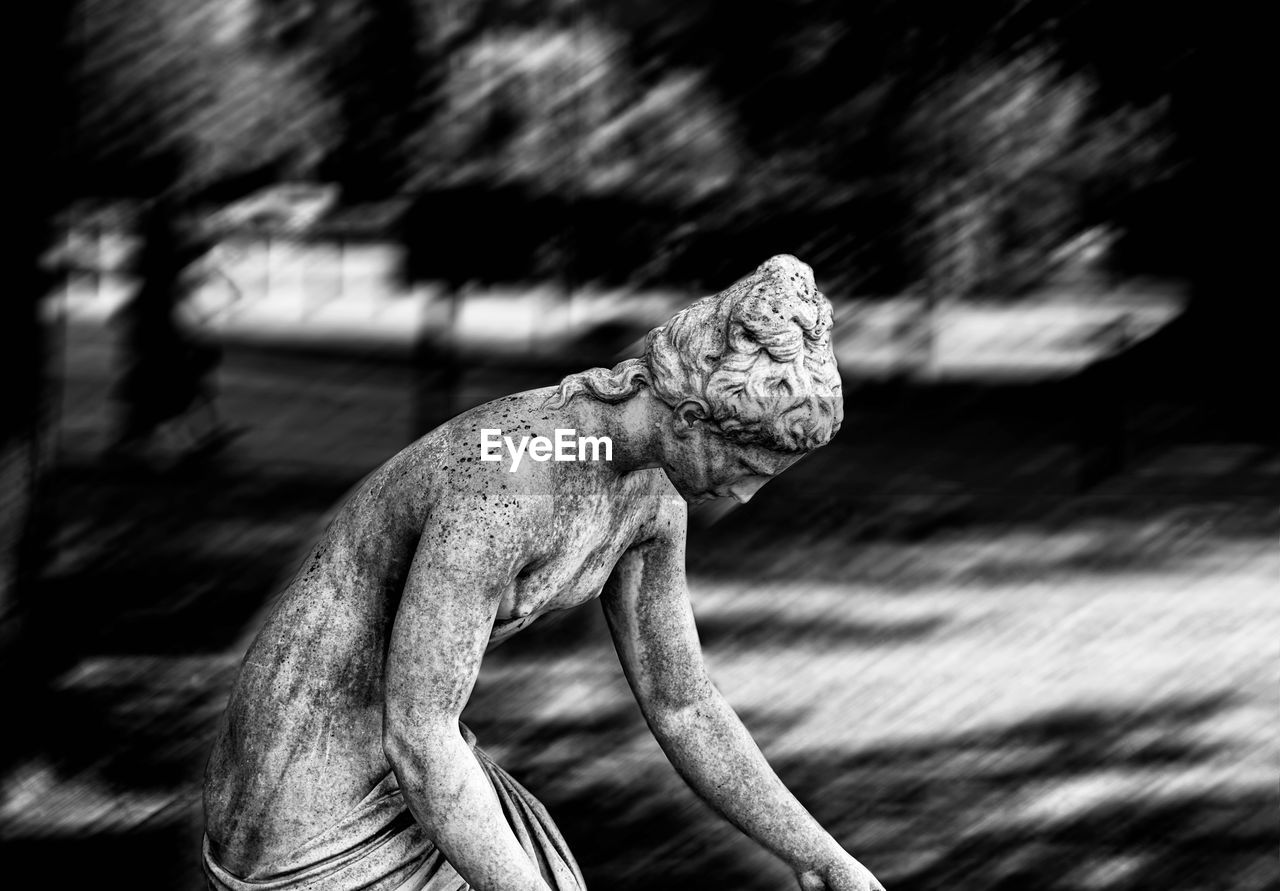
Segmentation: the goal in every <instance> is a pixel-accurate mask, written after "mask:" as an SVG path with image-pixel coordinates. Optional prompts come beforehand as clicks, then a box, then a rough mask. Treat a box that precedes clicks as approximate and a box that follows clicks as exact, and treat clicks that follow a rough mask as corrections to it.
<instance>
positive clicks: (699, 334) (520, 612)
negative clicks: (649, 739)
mask: <svg viewBox="0 0 1280 891" xmlns="http://www.w3.org/2000/svg"><path fill="white" fill-rule="evenodd" d="M830 329H831V309H830V305H829V304H828V303H827V301H826V299H825V298H824V297H823V296H822V295H821V294H820V293H818V291H817V290H816V289H815V287H814V282H813V273H812V271H811V270H810V269H809V267H808V266H806V265H805V264H803V263H801V262H800V261H798V260H796V259H795V258H794V257H789V256H779V257H774V258H772V259H771V260H769V261H768V262H766V263H764V264H763V265H762V266H761V267H760V268H759V269H757V270H756V271H755V272H754V273H753V274H751V275H750V276H748V277H747V278H745V279H743V280H741V281H739V282H738V283H736V284H735V285H733V286H732V287H730V288H729V289H727V290H725V291H724V292H722V293H720V294H717V295H715V296H713V297H707V298H705V299H703V300H701V301H699V302H697V303H695V304H694V305H692V306H690V307H689V308H688V309H685V310H684V311H683V312H681V313H679V314H678V315H676V316H675V317H674V318H673V319H671V320H670V321H669V322H668V323H667V324H665V325H663V326H661V327H659V328H656V329H654V330H653V331H652V332H650V334H649V336H648V339H647V342H646V347H645V354H644V356H643V358H639V359H629V360H627V361H625V362H622V363H621V364H619V365H618V366H617V367H615V368H613V369H612V370H608V369H603V368H596V369H592V370H590V371H585V372H583V373H581V374H575V375H571V376H569V377H568V378H566V379H565V380H564V381H563V382H562V383H561V384H560V386H559V388H558V389H557V388H546V389H542V390H533V391H529V392H526V393H518V394H516V395H514V396H508V397H506V398H504V399H499V400H497V401H494V402H490V403H488V404H485V405H482V406H480V407H478V408H474V409H472V410H470V411H468V412H465V413H464V414H461V415H459V416H458V417H456V418H454V419H453V420H451V421H449V422H448V423H446V424H444V425H443V426H441V427H439V428H437V429H436V430H434V431H432V432H431V433H429V434H427V435H426V436H424V437H423V438H422V439H420V440H419V441H417V442H416V443H414V444H413V445H411V446H409V447H407V448H406V449H404V450H403V451H402V452H400V453H399V454H398V455H396V456H395V457H394V458H392V459H391V460H389V461H388V462H387V463H386V464H384V465H383V466H382V467H380V468H379V469H378V470H376V471H375V472H374V473H373V474H372V475H370V476H369V477H367V478H366V479H365V480H364V481H363V482H362V483H361V484H360V486H359V487H358V488H357V489H356V491H355V493H354V494H353V495H352V496H351V498H350V500H349V501H348V502H347V503H346V505H345V506H344V507H343V508H342V510H341V512H340V513H339V514H338V515H337V517H336V519H334V520H333V522H332V523H331V525H330V526H329V528H328V530H327V531H326V532H325V534H324V536H323V537H322V538H321V540H320V541H319V542H318V543H317V544H316V546H315V548H314V550H313V551H312V552H311V554H310V555H309V556H308V558H307V560H306V562H305V563H304V564H303V566H302V568H301V569H300V570H299V572H298V574H297V576H296V577H295V578H294V580H293V582H292V583H291V584H290V586H289V588H288V590H287V591H286V592H285V593H284V595H283V596H282V598H281V599H280V601H279V603H278V605H277V606H276V608H275V610H274V612H273V613H272V614H271V616H270V618H269V619H268V620H267V622H266V625H265V627H264V628H263V629H262V631H261V632H260V633H259V635H258V637H257V639H256V640H255V641H254V643H253V645H252V646H251V648H250V649H249V652H248V655H247V656H246V658H245V662H244V666H243V668H242V670H241V672H240V676H239V678H238V680H237V681H236V684H235V687H234V690H233V692H232V695H231V701H230V704H229V706H228V708H227V714H226V720H225V723H224V726H223V728H222V730H221V733H220V735H219V736H218V739H217V741H216V743H215V745H214V749H213V753H212V756H211V758H210V761H209V766H208V772H207V777H206V785H205V813H206V820H207V822H206V838H205V851H204V856H205V866H206V871H207V873H208V876H209V879H210V882H211V884H212V887H214V888H216V889H236V891H264V889H314V891H320V889H325V891H330V889H355V888H361V889H378V891H382V889H387V891H390V889H398V891H410V889H430V891H443V889H450V891H458V889H466V888H474V889H479V891H547V889H557V891H569V889H571V891H576V889H581V888H583V887H584V883H583V879H582V875H581V873H580V871H579V869H578V867H577V865H576V863H575V862H574V859H573V856H572V855H571V854H570V853H569V850H568V848H567V847H566V845H565V843H564V840H563V839H562V837H561V836H560V834H559V832H558V831H557V830H556V827H555V825H554V824H553V823H552V821H551V818H550V817H549V816H548V814H547V812H546V810H545V809H544V808H543V807H542V805H541V804H539V803H538V801H537V800H536V799H534V797H533V796H532V795H530V794H529V792H528V791H526V790H525V789H524V788H523V787H521V786H520V785H519V784H518V783H516V781H515V780H513V779H512V778H511V777H510V776H509V775H508V774H506V773H505V772H504V771H503V770H502V769H501V768H500V767H498V766H497V765H496V764H494V763H493V762H492V761H491V760H490V759H489V757H488V756H487V755H486V754H485V753H484V752H483V751H482V750H481V749H480V748H479V747H477V746H476V744H475V739H474V737H473V736H472V735H471V733H470V731H468V730H467V728H466V727H464V726H462V725H461V724H460V723H459V720H458V718H459V715H460V713H461V712H462V709H463V706H464V705H465V704H466V702H467V699H468V697H469V695H470V693H471V688H472V684H473V683H474V682H475V679H476V674H477V672H478V670H479V668H480V662H481V660H482V659H483V658H484V654H485V652H486V651H487V650H488V649H490V648H491V647H493V646H495V645H497V644H498V643H500V642H501V641H503V640H505V639H506V638H508V637H510V636H512V635H513V634H516V633H517V632H518V631H520V629H522V628H524V627H526V626H528V625H529V624H530V623H531V622H533V621H534V620H535V619H537V618H538V617H539V616H541V615H544V614H546V613H548V612H551V611H554V610H561V609H567V608H569V607H573V606H578V605H579V604H582V603H585V602H587V601H589V600H592V599H595V598H597V597H599V598H600V600H601V602H602V603H603V606H604V610H605V614H606V616H607V619H608V625H609V628H610V629H611V632H612V635H613V639H614V642H615V645H616V648H617V651H618V655H619V657H620V659H621V661H622V665H623V667H624V669H625V671H626V676H627V678H628V680H629V682H630V684H631V687H632V689H633V690H634V692H635V696H636V699H637V700H638V701H639V704H640V707H641V709H642V711H643V712H644V715H645V718H646V719H647V721H648V723H649V726H650V727H651V728H652V730H653V733H654V735H655V736H656V737H657V739H658V742H659V743H660V744H661V746H662V749H663V751H664V752H666V754H667V756H668V757H669V758H670V760H671V762H672V764H673V765H675V767H676V769H677V770H678V771H679V772H680V774H681V775H682V776H683V777H684V778H685V779H686V780H687V781H688V783H689V784H690V785H691V786H692V787H693V789H694V790H695V791H696V792H698V794H700V795H701V796H702V797H703V798H704V799H705V800H706V801H707V802H708V803H710V804H711V806H712V807H713V808H715V809H716V810H717V811H719V812H720V813H722V814H724V815H725V816H726V817H727V818H728V819H729V820H731V821H732V822H733V823H734V824H735V825H737V826H738V827H739V828H741V829H742V830H743V831H744V832H745V833H747V834H748V835H749V836H751V837H752V838H754V839H755V840H756V841H758V842H759V843H760V844H761V845H763V846H764V847H765V848H767V849H768V850H770V851H772V852H774V853H775V854H776V855H777V856H779V857H781V858H782V859H783V860H784V861H786V862H787V863H788V864H789V865H790V866H791V867H792V868H793V869H794V870H795V871H796V873H797V875H798V878H799V882H800V885H801V887H802V888H803V889H806V891H821V889H834V891H855V889H856V891H865V889H875V888H880V887H881V886H880V884H879V883H878V882H877V881H876V880H875V879H874V878H873V877H872V876H871V874H870V873H869V872H868V871H867V870H866V869H865V868H864V867H863V866H862V865H861V864H859V863H858V862H857V861H856V860H855V859H854V858H853V857H851V856H850V855H849V854H847V853H846V852H845V851H844V850H842V849H841V847H840V845H839V844H837V843H836V841H835V840H834V839H832V838H831V836H830V835H828V834H827V833H826V832H825V831H824V830H823V829H822V828H821V827H820V826H819V825H818V824H817V822H816V821H815V820H814V819H813V818H812V817H811V816H810V815H809V814H808V813H807V812H806V811H805V810H804V808H803V807H802V806H801V805H800V804H799V803H798V802H797V801H796V800H795V798H794V797H793V796H792V795H791V793H790V792H788V791H787V789H786V787H785V786H783V784H782V782H781V781H780V780H779V779H778V778H777V776H776V775H775V774H774V773H773V771H772V770H771V769H770V767H769V765H768V764H767V763H766V762H765V760H764V757H763V756H762V755H761V754H760V751H759V749H757V748H756V746H755V744H754V743H753V742H752V740H751V737H750V736H749V735H748V733H747V731H746V730H745V729H744V727H743V726H742V723H741V722H740V721H739V719H738V717H737V716H736V715H735V714H734V712H733V710H732V709H731V708H730V707H729V705H728V704H727V703H726V702H725V701H724V699H723V698H722V697H721V696H720V694H719V693H718V692H717V691H716V689H715V687H714V686H712V684H711V682H710V680H708V677H707V673H706V669H705V668H704V666H703V660H702V653H701V650H700V648H699V645H698V636H697V632H696V630H695V628H694V622H693V615H692V612H691V611H690V607H689V602H688V592H687V590H686V586H685V577H684V547H685V531H686V529H685V527H686V502H690V503H697V502H700V501H703V500H706V499H709V498H713V497H717V496H732V497H734V498H737V499H738V500H739V501H746V500H747V499H749V498H750V497H751V496H752V494H754V493H755V491H756V490H757V489H759V488H760V487H761V486H762V485H764V484H765V483H766V482H767V481H768V480H769V479H770V478H771V477H773V476H775V475H777V474H779V473H781V472H782V471H783V470H785V469H786V468H787V467H789V466H790V465H791V464H792V463H794V462H795V461H797V460H798V459H799V458H801V457H802V456H803V455H804V454H805V453H807V452H808V451H810V450H812V449H815V448H817V447H818V446H821V445H823V444H825V443H826V442H827V441H828V440H830V439H831V437H832V436H833V435H834V434H835V433H836V431H837V430H838V429H839V426H840V421H841V418H842V406H841V393H840V378H839V376H838V374H837V372H836V364H835V358H834V356H833V354H832V350H831V339H830ZM557 430H560V431H564V433H562V434H561V435H560V436H557V434H556V431H557ZM567 431H574V432H575V434H576V436H578V437H596V438H599V439H597V440H595V441H594V442H593V441H591V440H589V439H583V440H581V442H577V441H575V440H573V439H568V438H567ZM531 437H546V440H548V441H550V442H549V443H548V442H546V441H541V440H539V439H533V440H532V443H530V442H529V439H528V438H531ZM604 437H607V438H608V439H609V440H610V444H605V443H604V441H603V438H604ZM498 444H501V445H500V446H499V445H498ZM610 445H611V448H610ZM521 446H526V447H525V448H522V447H521ZM553 453H554V454H553ZM482 457H483V459H484V460H482ZM593 459H594V460H593ZM606 459H611V460H606Z"/></svg>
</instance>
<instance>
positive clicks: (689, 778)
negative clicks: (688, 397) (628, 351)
mask: <svg viewBox="0 0 1280 891" xmlns="http://www.w3.org/2000/svg"><path fill="white" fill-rule="evenodd" d="M663 510H664V514H665V515H664V516H662V517H660V518H659V525H658V528H657V530H656V534H655V537H654V538H652V539H650V540H648V541H646V542H644V543H643V544H641V545H639V546H637V547H634V548H632V549H631V550H629V551H628V552H627V553H626V554H625V555H624V556H623V558H622V559H621V560H620V561H619V562H618V565H617V567H616V568H615V570H614V573H613V575H612V576H611V577H610V579H609V582H608V584H607V585H606V587H605V591H604V593H603V595H602V597H601V602H602V603H603V605H604V610H605V616H606V618H607V620H608V623H609V628H610V631H611V632H612V635H613V640H614V645H615V647H616V648H617V651H618V656H619V659H620V660H621V662H622V667H623V670H624V671H625V673H626V676H627V680H628V682H629V683H630V685H631V688H632V690H633V691H634V692H635V695H636V699H637V701H638V702H639V704H640V709H641V711H642V712H643V713H644V717H645V720H646V721H647V722H648V724H649V727H650V729H651V730H652V731H653V735H654V736H655V737H656V738H657V740H658V743H659V745H661V746H662V750H663V751H664V752H665V753H666V755H667V757H668V758H669V759H670V761H671V763H672V764H673V765H674V766H675V768H676V770H677V771H678V772H679V773H680V775H681V776H682V777H684V779H685V781H686V782H687V783H689V785H690V786H691V787H692V788H693V790H694V791H695V792H697V793H698V794H699V795H700V796H701V797H702V798H703V799H704V800H705V801H706V802H707V803H708V804H710V805H711V806H712V807H713V808H714V809H715V810H716V811H718V812H719V813H721V814H722V815H724V816H725V817H726V818H727V819H728V820H729V821H730V822H731V823H733V824H734V825H735V826H737V827H738V828H739V829H741V830H742V831H743V832H745V833H746V834H747V835H749V836H750V837H751V838H753V839H755V840H756V841H757V842H759V843H760V844H761V845H763V846H764V847H765V848H766V849H768V850H770V851H772V852H773V853H774V854H775V855H777V856H778V857H780V858H781V859H782V860H783V861H785V862H786V863H787V864H788V865H790V866H791V868H792V869H794V870H795V871H796V874H797V876H798V878H799V881H800V885H801V887H802V888H804V889H805V891H822V889H832V891H846V889H848V891H866V889H877V888H881V885H880V884H879V882H877V881H876V880H875V878H874V877H873V876H872V875H871V873H870V872H868V871H867V870H866V868H865V867H863V866H862V865H861V864H860V863H858V862H857V861H856V860H854V858H853V857H851V856H850V855H849V854H848V853H846V852H845V851H844V849H843V848H841V847H840V845H839V843H838V842H836V841H835V839H833V838H832V837H831V836H830V835H829V834H828V833H827V832H826V831H825V830H824V829H823V828H822V827H821V826H820V825H819V824H818V822H817V821H816V820H815V819H814V818H813V817H812V816H810V815H809V813H808V811H806V810H805V808H804V806H803V805H801V804H800V803H799V802H798V801H797V800H796V799H795V796H793V795H792V794H791V792H790V791H788V789H787V788H786V786H785V785H783V783H782V781H781V780H780V779H779V778H778V776H777V774H775V773H774V772H773V769H772V768H771V767H770V766H769V764H768V762H766V761H765V759H764V756H763V755H762V754H761V753H760V749H759V748H758V747H757V746H756V744H755V742H754V741H753V740H752V739H751V736H750V734H749V733H748V732H747V730H746V728H745V727H743V725H742V722H741V720H740V719H739V718H738V716H737V714H736V713H735V712H734V711H733V708H732V707H731V706H730V705H729V704H728V703H727V702H726V701H725V699H724V697H723V696H722V695H721V694H720V692H719V691H718V690H717V689H716V688H715V686H714V685H713V684H712V682H711V680H710V678H709V677H708V676H707V671H706V667H705V665H704V663H703V658H702V648H701V646H700V645H699V642H698V633H697V629H696V627H695V626H694V620H693V612H692V609H691V608H690V605H689V597H688V590H687V588H686V585H685V575H684V545H685V530H686V520H685V507H684V504H683V503H682V502H680V503H675V504H672V505H670V506H664V509H663Z"/></svg>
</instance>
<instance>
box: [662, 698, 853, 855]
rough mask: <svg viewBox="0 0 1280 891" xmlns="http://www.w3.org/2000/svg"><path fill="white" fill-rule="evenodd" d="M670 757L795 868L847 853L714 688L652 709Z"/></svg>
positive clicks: (707, 796) (697, 787)
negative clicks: (671, 705)
mask: <svg viewBox="0 0 1280 891" xmlns="http://www.w3.org/2000/svg"><path fill="white" fill-rule="evenodd" d="M649 723H650V726H651V727H652V728H653V732H654V736H656V737H657V739H658V742H659V744H660V745H661V746H662V749H663V751H664V752H666V754H667V757H668V758H669V759H670V760H671V763H672V764H673V765H674V766H675V768H676V770H677V771H679V773H680V775H681V776H682V777H684V779H685V781H686V782H687V783H688V784H689V785H690V786H691V787H693V790H694V791H695V792H697V793H698V794H699V795H700V796H701V797H702V798H703V799H704V800H705V801H706V802H707V803H708V804H710V805H711V806H712V807H713V808H715V809H716V810H717V811H719V812H720V813H721V814H723V815H724V816H725V817H726V818H727V819H728V820H729V821H730V822H731V823H733V824H734V825H735V826H737V827H738V828H739V829H741V830H742V831H743V832H745V833H746V834H747V835H749V836H751V838H753V839H755V840H756V841H757V842H759V843H760V844H761V845H763V846H764V847H765V848H766V849H768V850H770V851H772V852H773V853H774V854H775V855H777V856H778V857H779V858H781V859H782V860H783V861H785V862H786V863H787V864H789V865H790V866H791V867H792V868H793V869H795V870H796V871H797V872H804V871H805V870H809V869H814V868H817V867H819V866H821V865H822V864H824V863H827V862H828V861H830V860H831V859H832V858H834V857H839V856H843V854H844V852H843V850H842V849H841V848H840V846H839V844H838V843H837V842H836V841H835V840H834V839H833V838H832V837H831V836H830V835H829V834H828V833H827V832H826V830H824V829H823V828H822V827H821V826H820V825H819V824H818V822H817V821H816V820H815V819H814V818H813V817H812V816H811V815H810V814H809V812H808V811H807V810H805V808H804V806H803V805H801V804H800V802H798V801H797V800H796V798H795V796H794V795H792V794H791V792H790V791H789V790H788V789H787V787H786V786H785V785H783V783H782V780H780V779H779V778H778V775H777V774H776V773H774V771H773V768H771V767H770V766H769V763H768V762H767V761H765V758H764V755H763V754H761V752H760V749H759V747H757V746H756V744H755V741H754V740H753V739H752V738H751V735H750V734H749V733H748V732H747V730H746V728H745V727H744V726H743V725H742V721H741V720H739V718H738V716H737V714H736V713H735V712H734V711H733V709H732V707H730V705H729V704H728V703H727V702H726V701H725V700H724V698H723V697H722V696H721V695H720V694H719V693H718V692H715V691H714V689H712V691H711V692H709V693H708V695H706V696H705V697H703V698H702V699H701V700H699V701H698V702H696V703H693V704H690V705H687V706H685V707H683V708H679V709H673V710H670V711H666V712H662V713H658V714H653V715H650V716H649Z"/></svg>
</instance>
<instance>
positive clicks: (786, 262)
mask: <svg viewBox="0 0 1280 891" xmlns="http://www.w3.org/2000/svg"><path fill="white" fill-rule="evenodd" d="M645 387H648V388H649V389H650V391H651V392H652V394H653V396H654V397H656V399H657V400H658V401H659V402H660V403H661V404H662V406H665V410H666V411H665V417H664V419H663V428H664V430H663V432H664V435H663V437H662V442H661V455H659V456H658V459H659V461H660V463H661V465H662V467H663V468H664V469H665V470H666V472H667V476H668V477H669V478H670V479H671V482H672V483H673V484H674V485H675V487H676V489H677V490H679V492H680V494H681V495H683V496H684V497H685V498H686V499H688V500H689V501H693V502H698V501H702V500H706V499H707V498H711V497H715V496H720V495H732V496H734V497H737V498H738V499H739V500H742V501H745V500H746V499H747V498H750V497H751V495H752V494H754V492H755V491H756V490H757V489H759V488H760V486H762V485H763V484H764V483H765V482H767V481H768V480H769V479H770V478H772V477H773V476H775V475H777V474H778V473H781V472H782V471H783V470H785V469H786V468H787V467H789V466H790V465H791V464H792V463H794V462H795V461H796V460H797V459H799V458H800V457H802V456H803V455H805V454H807V453H808V452H810V451H812V450H814V449H816V448H818V447H819V446H822V445H825V444H826V443H827V442H828V441H830V439H831V438H832V437H833V436H834V435H835V434H836V432H837V431H838V430H839V429H840V422H841V420H842V419H843V414H844V411H843V401H842V397H841V388H840V375H839V373H838V372H837V370H836V360H835V354H834V353H833V351H832V349H831V305H830V304H829V303H828V302H827V300H826V298H825V297H823V296H822V294H821V293H819V292H818V290H817V288H816V287H815V286H814V282H813V270H811V269H810V268H809V267H808V266H806V265H805V264H804V263H802V262H800V261H799V260H797V259H796V258H795V257H791V256H787V255H780V256H777V257H773V258H771V259H770V260H768V261H766V262H765V263H763V264H762V265H761V266H760V267H759V268H758V269H757V270H756V271H755V272H753V273H752V274H751V275H749V276H747V277H746V278H744V279H742V280H740V281H738V282H736V283H735V284H734V285H732V286H731V287H729V288H727V289H725V290H724V291H721V292H720V293H719V294H716V295H714V296H712V297H706V298H704V299H702V300H699V301H698V302H697V303H695V304H693V305H692V306H690V307H688V308H687V309H685V310H683V311H681V312H679V313H677V314H676V315H675V317H673V318H672V319H671V320H670V321H669V322H667V323H666V324H665V325H662V326H660V327H658V328H655V329H653V330H652V331H650V332H649V335H648V337H647V338H646V341H645V352H644V357H643V358H640V359H628V360H626V361H624V362H622V363H621V364H619V365H617V366H616V367H615V368H613V369H612V370H608V369H603V368H596V369H592V370H591V371H586V372H583V373H581V374H576V375H571V376H570V377H568V378H566V379H565V380H564V382H563V383H562V384H561V385H560V391H559V393H558V394H557V401H558V403H559V404H561V405H563V404H564V403H566V402H568V401H569V399H571V398H573V397H574V396H575V395H577V394H579V393H587V394H590V395H591V396H593V397H594V398H596V399H601V400H603V401H606V402H611V403H617V402H622V401H624V400H627V399H630V398H631V397H632V396H634V395H635V394H636V393H637V392H639V391H640V390H641V389H642V388H645Z"/></svg>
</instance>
